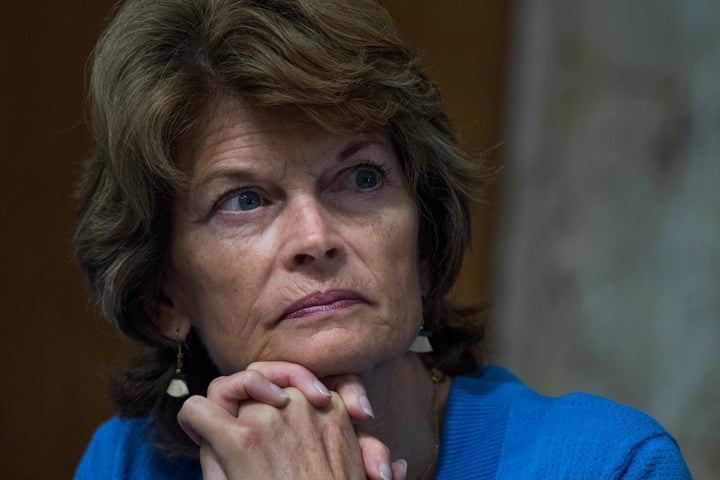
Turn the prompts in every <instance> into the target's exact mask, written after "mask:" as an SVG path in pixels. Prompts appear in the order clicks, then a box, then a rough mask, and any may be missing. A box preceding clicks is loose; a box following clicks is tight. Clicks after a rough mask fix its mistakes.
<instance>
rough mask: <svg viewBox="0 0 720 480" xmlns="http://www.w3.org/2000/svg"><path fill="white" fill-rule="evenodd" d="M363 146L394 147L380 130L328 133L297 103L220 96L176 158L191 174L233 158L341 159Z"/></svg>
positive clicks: (257, 159)
mask: <svg viewBox="0 0 720 480" xmlns="http://www.w3.org/2000/svg"><path fill="white" fill-rule="evenodd" d="M365 148H373V149H382V150H384V151H386V152H387V153H390V154H393V155H394V153H395V152H394V149H393V147H392V142H391V140H390V138H389V135H387V134H384V133H374V134H373V133H353V134H339V133H331V132H328V131H327V130H325V129H323V128H322V127H320V126H319V125H317V124H316V123H314V122H312V121H311V120H309V119H308V118H307V116H305V115H304V114H303V113H302V112H300V110H299V109H297V108H292V107H287V108H265V109H260V108H253V107H251V106H248V105H246V104H244V103H243V102H242V101H240V100H235V99H224V100H222V101H220V102H217V103H215V104H214V105H212V106H211V107H210V108H208V109H207V110H206V112H205V114H204V115H203V119H202V122H201V125H200V127H199V129H198V133H197V134H196V135H195V136H194V137H193V139H192V141H189V142H186V143H185V148H183V149H181V152H180V164H181V167H182V169H183V170H184V171H185V172H186V173H187V174H189V175H190V176H191V177H193V176H197V175H198V174H200V175H202V170H206V169H208V168H214V166H217V165H221V164H224V163H227V162H232V161H236V160H238V159H244V160H252V161H256V162H258V163H265V162H264V160H270V159H272V160H278V159H284V160H285V161H289V160H297V159H305V160H307V159H310V158H337V159H343V158H347V157H348V156H351V155H352V154H353V153H355V152H356V151H359V150H362V149H365ZM310 163H313V162H310Z"/></svg>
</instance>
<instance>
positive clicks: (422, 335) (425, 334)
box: [408, 325, 433, 353]
mask: <svg viewBox="0 0 720 480" xmlns="http://www.w3.org/2000/svg"><path fill="white" fill-rule="evenodd" d="M423 327H424V325H423ZM423 327H420V331H419V332H418V334H417V337H415V340H413V342H412V344H410V348H409V349H408V350H410V351H411V352H415V353H430V352H432V351H433V348H432V344H431V343H430V336H431V335H432V333H431V332H430V330H426V329H425V328H423Z"/></svg>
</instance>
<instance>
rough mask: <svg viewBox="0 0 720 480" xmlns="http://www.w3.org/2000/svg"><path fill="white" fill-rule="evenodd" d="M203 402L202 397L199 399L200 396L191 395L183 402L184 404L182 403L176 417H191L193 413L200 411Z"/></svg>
mask: <svg viewBox="0 0 720 480" xmlns="http://www.w3.org/2000/svg"><path fill="white" fill-rule="evenodd" d="M203 400H204V399H203V397H201V396H200V395H193V396H192V397H189V398H188V399H187V400H185V402H183V405H182V407H180V411H179V412H178V415H180V416H182V417H187V416H193V415H194V414H195V413H197V412H198V411H200V410H201V409H202V402H203Z"/></svg>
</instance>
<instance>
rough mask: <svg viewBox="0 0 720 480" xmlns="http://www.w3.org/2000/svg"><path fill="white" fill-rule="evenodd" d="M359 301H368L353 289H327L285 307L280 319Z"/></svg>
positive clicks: (339, 308)
mask: <svg viewBox="0 0 720 480" xmlns="http://www.w3.org/2000/svg"><path fill="white" fill-rule="evenodd" d="M358 303H367V301H366V300H365V299H364V298H363V297H362V296H361V295H360V294H358V293H357V292H353V291H352V290H327V291H325V292H313V293H311V294H310V295H307V296H305V297H303V298H301V299H300V300H298V301H296V302H293V303H292V304H291V305H290V306H289V307H288V308H286V309H285V311H284V312H283V314H282V315H281V316H280V320H289V319H292V318H302V317H308V316H311V315H317V314H321V313H325V312H332V311H336V310H342V309H345V308H348V307H351V306H353V305H356V304H358Z"/></svg>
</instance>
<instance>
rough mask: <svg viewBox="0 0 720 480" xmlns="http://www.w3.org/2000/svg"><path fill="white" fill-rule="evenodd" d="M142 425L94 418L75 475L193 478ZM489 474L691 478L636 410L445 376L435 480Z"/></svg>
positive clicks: (187, 464) (493, 375)
mask: <svg viewBox="0 0 720 480" xmlns="http://www.w3.org/2000/svg"><path fill="white" fill-rule="evenodd" d="M149 424H150V420H149V419H148V418H134V419H127V418H117V417H116V418H113V419H111V420H109V421H108V422H106V423H105V424H103V425H102V426H101V427H100V428H99V429H98V431H97V432H96V433H95V436H94V437H93V439H92V442H91V443H90V446H89V447H88V449H87V451H86V453H85V455H84V457H83V459H82V461H81V462H80V466H79V467H78V469H77V472H76V473H75V479H76V480H90V479H92V480H105V479H113V480H116V479H123V480H125V479H128V480H130V479H132V480H144V479H148V480H151V479H152V480H195V479H201V478H202V475H201V472H200V466H199V463H198V462H197V461H196V460H178V459H169V458H165V457H163V456H162V455H160V454H158V453H157V452H156V451H155V450H153V448H152V447H151V446H150V445H149V444H148V442H147V441H146V430H147V427H148V425H149ZM411 467H412V466H411ZM493 478H497V479H513V478H518V479H543V480H548V479H593V480H595V479H608V478H622V479H641V478H642V479H689V478H691V477H690V473H689V472H688V470H687V467H686V466H685V462H684V461H683V459H682V456H681V455H680V451H679V449H678V446H677V445H676V443H675V441H674V440H673V439H672V437H671V436H670V435H669V434H668V433H667V432H665V430H663V428H662V427H661V426H660V425H658V424H657V422H655V421H654V420H653V419H651V418H650V417H648V416H647V415H645V414H643V413H641V412H639V411H638V410H635V409H633V408H630V407H626V406H623V405H619V404H617V403H613V402H611V401H609V400H606V399H603V398H600V397H596V396H592V395H587V394H582V393H574V394H570V395H565V396H563V397H559V398H550V397H545V396H542V395H539V394H538V393H535V392H534V391H532V390H530V389H528V388H527V387H525V386H524V385H522V384H521V383H520V382H519V381H518V380H517V378H515V377H514V376H513V375H512V374H511V373H509V372H508V371H507V370H505V369H503V368H500V367H486V368H484V369H483V370H482V371H481V372H480V374H479V376H477V377H456V378H455V379H454V380H453V385H452V388H451V390H450V397H449V398H448V406H447V411H446V413H445V423H444V425H443V434H442V441H441V445H440V458H439V459H438V469H437V475H436V479H437V480H451V479H452V480H460V479H473V480H476V479H493Z"/></svg>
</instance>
